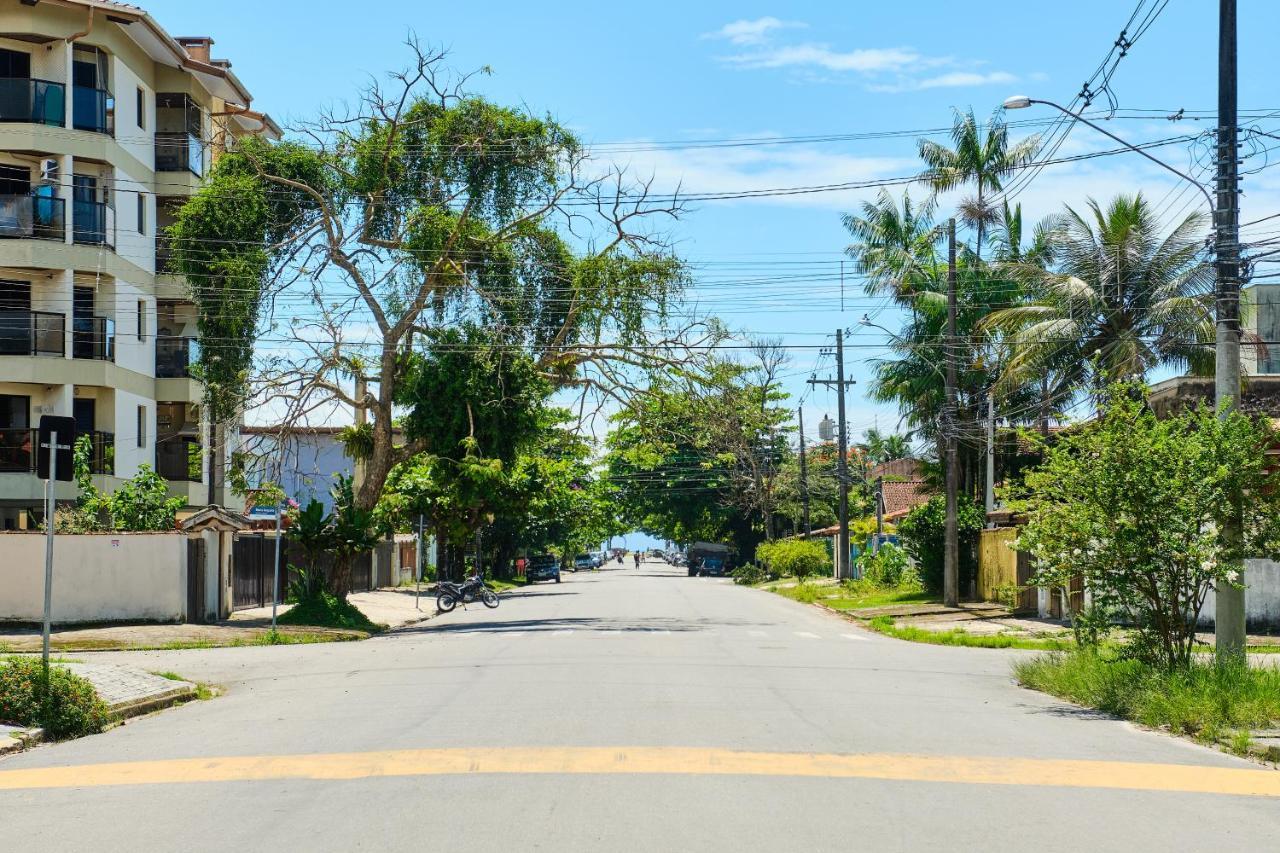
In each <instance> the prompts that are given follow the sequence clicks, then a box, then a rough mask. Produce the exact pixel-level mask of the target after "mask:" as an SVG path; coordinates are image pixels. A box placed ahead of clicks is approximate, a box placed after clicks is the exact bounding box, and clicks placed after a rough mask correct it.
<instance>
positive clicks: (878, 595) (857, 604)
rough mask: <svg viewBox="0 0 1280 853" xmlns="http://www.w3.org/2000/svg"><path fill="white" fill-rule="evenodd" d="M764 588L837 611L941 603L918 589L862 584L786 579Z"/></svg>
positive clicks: (936, 598)
mask: <svg viewBox="0 0 1280 853" xmlns="http://www.w3.org/2000/svg"><path fill="white" fill-rule="evenodd" d="M783 584H786V585H785V586H784V585H783ZM761 588H762V589H766V590H768V591H769V592H774V593H777V594H778V595H781V596H784V597H786V598H790V599H791V600H792V601H799V602H801V603H802V604H813V603H815V602H818V603H821V604H824V605H826V606H827V607H830V608H832V609H834V610H870V609H871V608H873V607H891V606H893V605H895V604H930V603H933V602H936V601H938V600H939V599H938V597H937V596H936V595H933V594H932V593H929V592H925V591H924V590H922V589H919V588H916V587H907V588H896V589H895V588H885V587H877V586H871V585H869V584H865V583H862V582H860V581H853V582H850V583H844V584H832V583H815V582H812V581H810V582H807V583H798V582H797V581H796V580H795V578H783V579H782V580H781V581H771V582H769V583H767V584H765V585H763V586H762V587H761Z"/></svg>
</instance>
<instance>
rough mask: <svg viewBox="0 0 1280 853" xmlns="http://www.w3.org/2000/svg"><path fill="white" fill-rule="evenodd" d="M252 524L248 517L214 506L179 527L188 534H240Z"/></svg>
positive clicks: (190, 517) (198, 513)
mask: <svg viewBox="0 0 1280 853" xmlns="http://www.w3.org/2000/svg"><path fill="white" fill-rule="evenodd" d="M250 526H251V523H250V521H249V519H248V517H247V516H244V515H242V514H240V513H238V512H232V511H231V510H229V509H223V508H222V507H220V506H218V505H217V504H214V505H213V506H207V507H205V508H204V509H202V510H200V511H199V512H196V513H194V514H192V515H190V516H188V517H187V518H185V519H183V520H182V523H181V524H179V525H178V527H179V528H180V529H181V530H183V531H184V532H186V533H203V532H204V531H206V530H212V531H214V532H217V533H238V532H239V531H241V530H247V529H248V528H249V527H250Z"/></svg>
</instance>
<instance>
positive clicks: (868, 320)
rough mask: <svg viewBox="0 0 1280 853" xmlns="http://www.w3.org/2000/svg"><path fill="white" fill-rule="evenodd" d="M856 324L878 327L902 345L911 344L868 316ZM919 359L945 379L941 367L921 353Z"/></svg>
mask: <svg viewBox="0 0 1280 853" xmlns="http://www.w3.org/2000/svg"><path fill="white" fill-rule="evenodd" d="M858 324H859V325H862V326H867V327H868V328H872V329H879V330H880V331H882V332H884V333H885V334H886V335H888V336H889V337H891V338H893V339H894V340H896V341H900V342H901V343H902V344H903V345H905V346H912V344H911V343H910V342H908V341H907V340H905V339H904V338H903V337H902V336H901V335H897V334H894V333H893V332H891V331H889V330H888V329H886V328H885V327H884V326H881V325H880V324H879V323H873V322H871V318H870V317H868V316H864V317H863V318H862V319H861V320H859V321H858ZM916 355H920V354H919V353H916ZM920 360H921V361H923V362H924V363H925V364H927V365H929V366H930V367H932V368H933V372H934V373H936V374H938V375H939V376H941V377H942V380H943V381H944V382H945V381H946V379H947V375H946V374H945V373H943V372H942V368H940V367H938V365H936V364H934V363H933V362H932V361H931V360H930V359H927V358H925V357H924V356H923V355H920Z"/></svg>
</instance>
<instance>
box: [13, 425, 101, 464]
mask: <svg viewBox="0 0 1280 853" xmlns="http://www.w3.org/2000/svg"><path fill="white" fill-rule="evenodd" d="M37 440H38V439H37V430H34V429H26V428H23V429H0V472H3V473H6V474H34V473H35V471H36V450H35V448H36V441H37ZM79 440H80V439H79V436H77V437H76V441H77V443H79ZM89 442H90V444H89V473H91V474H108V475H113V476H114V474H115V473H116V437H115V435H114V434H112V433H109V432H91V433H89Z"/></svg>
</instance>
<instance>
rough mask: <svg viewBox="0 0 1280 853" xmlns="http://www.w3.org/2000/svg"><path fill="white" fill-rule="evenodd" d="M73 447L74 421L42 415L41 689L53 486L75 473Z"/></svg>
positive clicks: (49, 612)
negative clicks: (42, 588)
mask: <svg viewBox="0 0 1280 853" xmlns="http://www.w3.org/2000/svg"><path fill="white" fill-rule="evenodd" d="M75 443H76V422H75V419H74V418H63V417H55V416H53V415H42V416H41V417H40V430H39V434H38V435H37V441H36V474H37V475H38V476H39V477H40V478H41V479H43V480H44V530H45V540H44V630H43V631H42V634H41V644H40V648H41V653H40V660H41V664H42V665H43V669H44V681H45V687H46V689H47V688H48V685H49V629H50V626H51V623H52V621H53V530H54V527H55V526H56V525H55V524H54V507H55V504H56V500H55V497H56V496H55V495H54V486H53V484H54V483H56V482H58V481H59V480H63V481H70V480H71V479H72V478H73V475H74V473H75V471H74V467H75V466H74V463H73V461H72V458H71V448H72V447H74V446H75Z"/></svg>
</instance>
